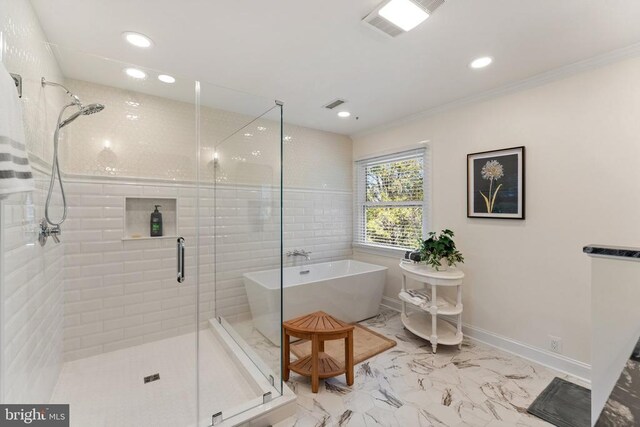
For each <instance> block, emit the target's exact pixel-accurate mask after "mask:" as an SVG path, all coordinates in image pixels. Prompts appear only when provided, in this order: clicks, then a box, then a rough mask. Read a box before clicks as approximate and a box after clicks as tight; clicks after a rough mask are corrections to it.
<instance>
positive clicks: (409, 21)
mask: <svg viewBox="0 0 640 427" xmlns="http://www.w3.org/2000/svg"><path fill="white" fill-rule="evenodd" d="M378 15H380V16H382V17H383V18H384V19H386V20H387V21H389V22H391V23H392V24H394V25H396V26H398V27H400V28H402V29H403V30H405V31H410V30H412V29H414V28H415V27H417V26H418V25H419V24H420V23H421V22H423V21H424V20H425V19H427V18H428V17H429V14H428V13H427V12H425V10H424V9H423V8H421V7H420V6H418V5H417V4H415V3H414V2H412V1H411V0H391V1H390V2H389V3H387V4H386V5H384V6H382V7H381V8H380V10H379V11H378Z"/></svg>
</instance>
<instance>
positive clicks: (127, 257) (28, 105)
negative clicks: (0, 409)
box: [0, 38, 198, 427]
mask: <svg viewBox="0 0 640 427" xmlns="http://www.w3.org/2000/svg"><path fill="white" fill-rule="evenodd" d="M20 42H21V41H20V40H13V39H11V38H8V39H6V43H7V44H8V45H13V44H14V43H20ZM30 47H32V46H31V45H30V46H29V48H30ZM14 51H15V52H18V53H19V54H18V55H13V54H12V53H11V52H14ZM21 52H22V51H21V50H20V49H13V50H11V51H10V52H7V53H6V54H5V55H4V56H3V63H4V64H5V66H6V68H8V69H9V70H10V71H11V72H14V73H17V74H20V75H21V76H22V79H23V89H24V95H23V98H21V99H20V101H19V102H20V107H21V108H22V109H23V110H24V122H25V123H24V124H25V133H26V145H27V149H28V152H29V158H30V160H31V166H32V169H33V173H34V176H35V181H36V190H35V191H33V192H31V193H22V194H15V195H11V196H10V197H9V198H7V199H5V200H3V201H2V202H1V207H0V221H1V228H0V236H1V242H2V245H1V256H0V263H1V266H0V270H1V272H2V273H1V277H0V316H1V318H0V326H1V331H0V336H1V337H0V355H1V356H0V359H1V365H2V366H1V370H2V371H1V372H0V379H1V383H2V387H1V391H2V395H1V401H2V403H13V404H25V405H27V404H30V405H46V404H50V403H56V404H67V405H70V421H71V426H74V427H75V426H77V427H91V426H101V427H102V426H121V427H125V426H131V427H133V426H136V427H137V426H142V425H156V426H167V427H169V426H171V427H173V426H187V425H195V424H196V414H197V408H196V405H197V384H196V381H197V376H196V354H197V350H196V346H197V339H196V330H197V316H196V314H197V313H196V312H197V310H196V307H197V305H196V304H197V285H198V282H197V279H198V275H197V274H196V272H197V269H196V267H197V261H198V259H197V257H196V251H197V245H196V242H197V237H198V229H197V227H196V223H197V221H198V210H197V206H198V182H197V173H196V171H197V169H198V168H197V166H198V164H197V158H198V151H197V135H196V131H195V129H196V124H197V105H196V101H197V98H196V95H195V94H196V84H195V82H194V81H193V80H189V79H183V78H180V77H178V76H176V82H175V84H174V85H167V84H165V83H162V82H160V81H159V80H158V79H157V76H158V74H159V72H158V71H155V70H151V69H146V68H144V67H139V66H136V65H133V64H125V63H121V62H117V61H110V60H106V59H103V58H99V57H95V56H91V55H86V54H81V53H78V52H74V51H69V50H66V49H62V48H59V47H55V46H48V45H43V46H41V49H37V51H29V54H22V53H21ZM32 57H33V58H38V61H36V62H37V64H38V66H34V65H33V64H32V63H31V62H27V63H24V62H23V61H24V59H25V58H32ZM132 70H137V72H134V71H132ZM136 75H137V76H138V77H141V76H142V75H144V77H143V78H136V77H135V76H136ZM42 77H44V78H46V79H47V80H48V81H51V82H55V83H58V84H61V85H64V86H65V87H66V88H67V89H68V90H69V91H70V92H72V93H73V94H75V95H77V96H78V98H79V99H80V100H81V102H83V103H84V104H93V103H100V104H102V105H104V109H103V110H102V111H100V112H98V113H96V114H91V115H85V114H81V115H80V116H78V117H77V118H76V119H75V120H74V121H73V122H72V123H69V124H68V125H66V126H64V128H63V129H62V130H61V132H60V141H59V142H60V153H59V154H60V167H61V170H62V172H63V173H62V179H63V181H64V186H65V193H66V199H67V203H68V216H67V219H66V221H65V222H64V223H63V224H61V226H60V228H61V234H60V236H59V238H60V243H56V242H55V241H54V240H53V239H52V238H48V239H47V241H46V243H45V244H44V246H41V244H40V243H39V241H38V234H39V233H38V232H39V230H40V228H39V224H40V220H41V219H42V218H43V216H44V205H45V201H46V198H47V189H48V186H49V179H50V177H51V162H52V147H53V135H54V130H55V127H56V126H57V124H56V120H57V117H58V113H59V111H60V109H61V108H62V107H63V106H65V105H67V104H69V103H70V102H72V101H73V99H72V98H70V97H69V96H68V95H67V94H66V93H65V91H64V90H63V89H62V88H60V87H58V86H44V87H43V86H42V85H41V78H42ZM76 108H77V107H75V106H71V107H69V108H68V110H67V112H66V114H65V117H68V116H70V115H71V114H72V113H74V112H75V111H76ZM155 205H159V208H158V209H159V212H161V213H162V219H163V227H162V235H161V236H151V230H150V218H151V217H150V216H151V213H152V212H153V211H154V206H155ZM50 213H51V216H52V218H54V219H58V218H60V217H61V216H62V213H63V208H62V199H61V193H60V190H59V187H58V184H57V183H56V185H55V186H54V192H53V195H52V204H51V207H50ZM178 237H183V238H184V239H185V250H186V256H185V265H186V268H185V270H184V271H185V280H184V281H183V282H182V283H178V281H177V255H178V253H177V243H178V242H177V239H178Z"/></svg>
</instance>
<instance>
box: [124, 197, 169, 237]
mask: <svg viewBox="0 0 640 427" xmlns="http://www.w3.org/2000/svg"><path fill="white" fill-rule="evenodd" d="M156 205H157V206H159V207H158V210H159V211H160V213H161V214H162V228H163V233H162V236H158V237H151V227H150V219H151V213H152V212H153V211H154V209H155V207H156ZM124 206H125V215H124V236H122V240H140V239H163V238H165V239H167V238H175V237H178V215H177V212H178V201H177V199H175V198H159V197H125V199H124Z"/></svg>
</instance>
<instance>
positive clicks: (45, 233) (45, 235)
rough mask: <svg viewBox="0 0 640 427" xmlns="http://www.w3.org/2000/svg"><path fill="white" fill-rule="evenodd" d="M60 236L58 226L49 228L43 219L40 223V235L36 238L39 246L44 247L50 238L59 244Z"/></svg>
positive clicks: (60, 232)
mask: <svg viewBox="0 0 640 427" xmlns="http://www.w3.org/2000/svg"><path fill="white" fill-rule="evenodd" d="M60 234H62V231H61V230H60V226H59V225H53V226H51V227H49V223H48V222H47V220H46V219H44V218H43V219H42V221H40V235H39V236H38V241H39V242H40V246H44V245H46V244H47V240H48V239H49V237H51V238H52V239H53V241H54V242H56V243H60V237H59V236H60Z"/></svg>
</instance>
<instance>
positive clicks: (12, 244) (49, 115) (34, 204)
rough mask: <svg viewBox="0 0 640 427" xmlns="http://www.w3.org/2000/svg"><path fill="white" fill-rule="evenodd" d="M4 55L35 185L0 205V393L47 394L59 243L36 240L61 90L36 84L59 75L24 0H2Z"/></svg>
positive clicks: (57, 332)
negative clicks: (18, 82)
mask: <svg viewBox="0 0 640 427" xmlns="http://www.w3.org/2000/svg"><path fill="white" fill-rule="evenodd" d="M0 11H2V13H0V32H2V40H3V46H2V49H0V53H1V56H2V62H3V63H4V65H5V67H6V68H7V70H8V71H9V72H12V73H18V74H20V75H22V78H23V86H24V88H23V89H24V92H23V97H22V99H21V100H20V104H21V107H22V109H23V117H24V125H25V137H26V145H27V148H28V152H29V159H30V160H31V162H32V164H33V165H34V166H35V167H34V177H35V181H36V188H37V189H36V191H34V192H33V193H32V194H31V195H26V194H16V195H12V196H10V197H9V198H7V199H6V200H3V201H2V202H0V203H1V207H0V216H1V218H0V224H1V231H0V238H1V240H2V244H1V247H0V251H1V260H0V276H1V277H0V313H1V316H0V349H1V354H0V361H1V369H0V401H1V402H3V403H24V402H47V401H48V400H49V397H50V396H51V392H52V390H53V387H54V385H55V382H56V380H57V378H58V373H59V371H60V368H61V366H62V331H63V319H62V312H63V304H62V300H63V295H62V269H63V265H62V263H63V260H62V256H63V248H62V246H59V245H58V246H55V245H51V244H50V245H48V246H47V247H45V248H42V247H40V245H38V244H37V243H35V244H34V237H35V235H34V233H33V230H34V227H36V222H37V221H39V220H40V218H42V216H43V213H44V206H43V205H44V200H45V197H46V190H45V188H46V185H47V184H48V180H49V176H48V172H46V170H47V169H48V163H47V162H49V161H50V158H51V153H52V150H51V147H52V145H53V144H52V143H51V135H53V128H54V126H55V120H56V118H57V111H58V109H59V108H60V106H61V105H62V102H63V100H64V99H63V97H62V95H61V94H60V93H59V92H54V93H51V92H48V91H45V90H43V89H42V88H41V87H40V78H41V77H42V76H47V77H49V78H51V79H54V80H55V79H59V78H60V70H59V68H58V65H57V63H56V61H55V59H54V58H53V56H52V55H51V54H50V52H49V51H48V50H47V48H46V46H45V44H44V43H43V41H44V40H45V38H44V34H43V32H42V29H41V28H40V24H39V22H38V20H37V18H36V16H35V14H34V12H33V10H32V9H31V5H30V3H29V2H28V1H23V0H0Z"/></svg>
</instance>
